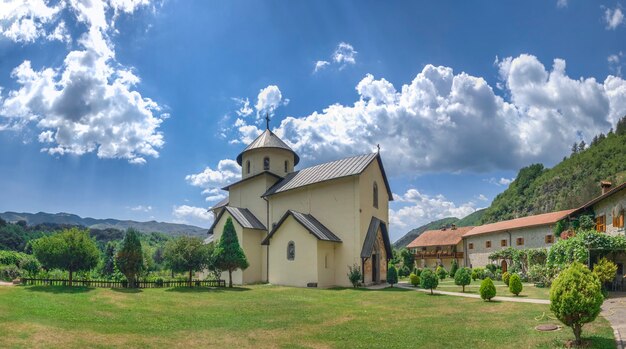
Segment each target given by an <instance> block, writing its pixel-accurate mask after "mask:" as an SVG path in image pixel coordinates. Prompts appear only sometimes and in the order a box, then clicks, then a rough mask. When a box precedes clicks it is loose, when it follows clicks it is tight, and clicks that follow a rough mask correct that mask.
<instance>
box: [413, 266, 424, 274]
mask: <svg viewBox="0 0 626 349" xmlns="http://www.w3.org/2000/svg"><path fill="white" fill-rule="evenodd" d="M413 274H415V275H417V276H420V274H422V269H420V268H417V267H415V269H413Z"/></svg>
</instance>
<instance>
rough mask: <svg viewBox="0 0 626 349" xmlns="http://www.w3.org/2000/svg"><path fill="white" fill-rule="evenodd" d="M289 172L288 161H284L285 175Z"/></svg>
mask: <svg viewBox="0 0 626 349" xmlns="http://www.w3.org/2000/svg"><path fill="white" fill-rule="evenodd" d="M287 172H289V160H285V173H287Z"/></svg>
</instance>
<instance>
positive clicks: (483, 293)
mask: <svg viewBox="0 0 626 349" xmlns="http://www.w3.org/2000/svg"><path fill="white" fill-rule="evenodd" d="M495 296H496V286H495V285H494V284H493V281H491V279H490V278H485V280H483V281H482V282H481V283H480V298H482V299H484V300H486V301H491V298H493V297H495Z"/></svg>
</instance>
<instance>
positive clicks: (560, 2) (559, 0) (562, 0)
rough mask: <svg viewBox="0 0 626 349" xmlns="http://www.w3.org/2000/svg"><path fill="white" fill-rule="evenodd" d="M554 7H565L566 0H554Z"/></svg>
mask: <svg viewBox="0 0 626 349" xmlns="http://www.w3.org/2000/svg"><path fill="white" fill-rule="evenodd" d="M556 7H558V8H565V7H567V0H556Z"/></svg>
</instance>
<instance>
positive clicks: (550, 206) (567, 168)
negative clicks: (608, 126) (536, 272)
mask: <svg viewBox="0 0 626 349" xmlns="http://www.w3.org/2000/svg"><path fill="white" fill-rule="evenodd" d="M621 122H622V125H621V127H620V124H618V128H617V130H616V132H615V133H609V134H608V135H607V136H604V135H600V136H597V137H594V140H593V141H592V143H591V145H590V146H589V147H584V146H583V147H580V145H579V146H578V149H576V151H575V152H573V153H572V154H571V155H570V157H566V158H564V159H563V161H561V162H560V163H559V164H557V165H556V166H554V167H553V168H551V169H547V168H544V166H543V165H542V164H534V165H530V166H528V167H524V168H522V169H521V170H520V171H519V173H518V175H517V178H515V180H514V181H513V182H512V183H511V184H510V185H509V187H508V188H507V189H506V190H505V191H504V192H502V193H500V194H499V195H498V196H496V198H495V199H494V200H493V202H492V203H491V206H490V207H489V208H487V210H486V211H485V212H484V216H483V217H482V219H481V223H483V224H484V223H492V222H497V221H501V220H507V219H513V218H519V217H524V216H528V215H533V214H540V213H546V212H552V211H558V210H567V209H570V208H576V207H579V206H581V205H583V204H584V203H586V202H588V201H589V200H591V199H593V198H594V197H596V196H598V195H600V194H601V188H600V181H610V182H612V183H613V185H614V186H616V185H619V184H621V183H624V182H625V181H626V117H625V118H624V119H622V120H621ZM572 148H574V147H572ZM581 148H582V149H583V150H580V149H581Z"/></svg>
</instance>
